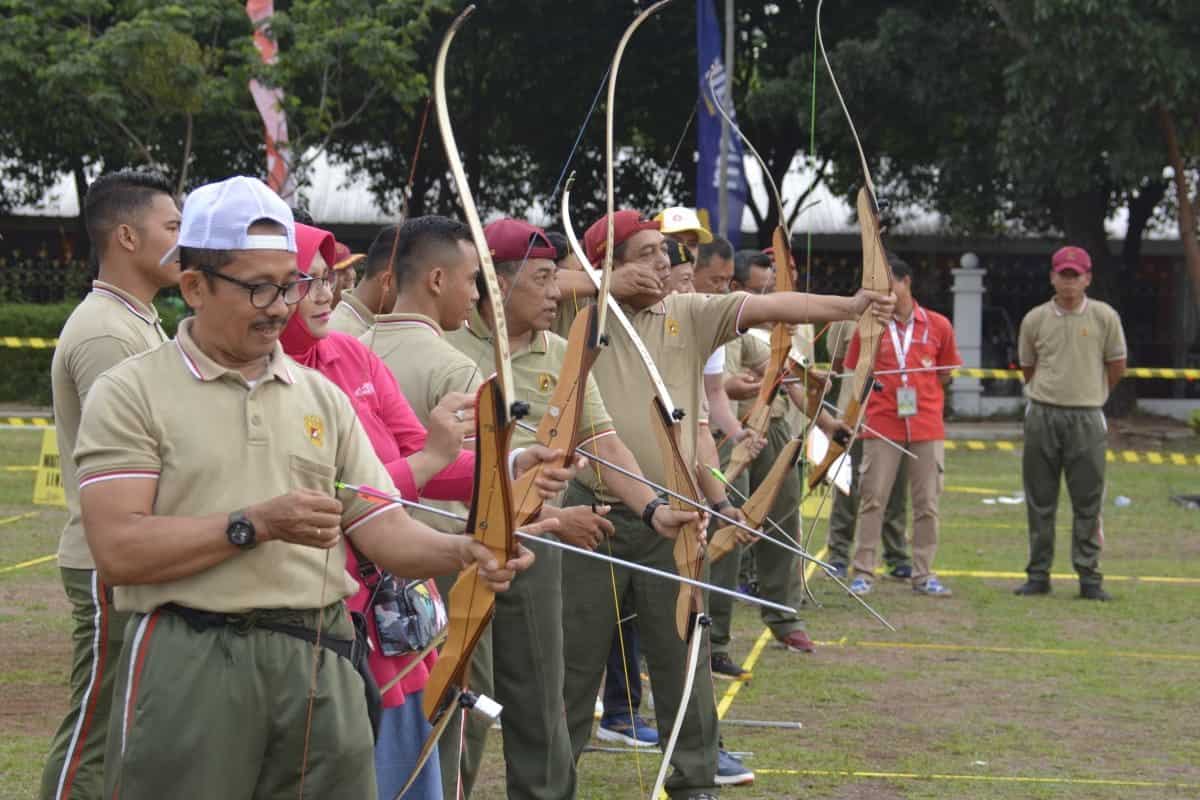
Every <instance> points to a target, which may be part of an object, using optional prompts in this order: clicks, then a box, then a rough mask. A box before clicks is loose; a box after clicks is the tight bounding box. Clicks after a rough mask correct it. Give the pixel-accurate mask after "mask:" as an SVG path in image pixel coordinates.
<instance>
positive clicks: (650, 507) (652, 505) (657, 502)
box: [642, 497, 667, 530]
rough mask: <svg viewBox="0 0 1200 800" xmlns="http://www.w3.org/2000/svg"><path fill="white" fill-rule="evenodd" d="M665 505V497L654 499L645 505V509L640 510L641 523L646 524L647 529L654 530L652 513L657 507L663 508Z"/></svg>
mask: <svg viewBox="0 0 1200 800" xmlns="http://www.w3.org/2000/svg"><path fill="white" fill-rule="evenodd" d="M666 504H667V499H666V498H665V497H656V498H654V499H653V500H651V501H650V502H649V503H646V507H645V508H643V509H642V522H644V523H646V527H647V528H649V529H650V530H654V512H655V511H657V510H658V507H659V506H665V505H666Z"/></svg>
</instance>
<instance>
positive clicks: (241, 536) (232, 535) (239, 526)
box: [229, 522, 254, 547]
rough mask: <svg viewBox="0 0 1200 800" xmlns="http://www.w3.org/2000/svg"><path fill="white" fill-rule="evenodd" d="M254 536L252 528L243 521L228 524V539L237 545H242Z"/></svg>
mask: <svg viewBox="0 0 1200 800" xmlns="http://www.w3.org/2000/svg"><path fill="white" fill-rule="evenodd" d="M253 538H254V529H253V528H251V527H250V526H249V525H247V524H246V523H244V522H235V523H234V524H232V525H230V526H229V541H230V542H232V543H233V544H235V545H237V546H238V547H242V546H244V545H247V544H249V543H250V542H251V540H252V539H253Z"/></svg>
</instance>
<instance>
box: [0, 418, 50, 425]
mask: <svg viewBox="0 0 1200 800" xmlns="http://www.w3.org/2000/svg"><path fill="white" fill-rule="evenodd" d="M0 425H12V426H15V427H18V428H26V427H29V428H53V427H54V420H53V419H52V418H51V417H0Z"/></svg>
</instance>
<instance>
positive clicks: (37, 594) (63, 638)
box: [0, 579, 71, 737]
mask: <svg viewBox="0 0 1200 800" xmlns="http://www.w3.org/2000/svg"><path fill="white" fill-rule="evenodd" d="M70 613H71V609H70V603H69V602H68V601H67V599H66V597H65V596H64V594H63V591H62V586H61V585H59V583H58V582H57V581H55V580H50V579H47V580H44V581H41V580H39V581H35V582H32V583H18V584H7V585H4V586H3V587H0V641H3V642H4V647H3V648H0V730H4V731H5V732H6V733H7V734H10V735H25V736H47V737H48V736H49V735H50V734H51V733H53V731H54V729H55V727H57V725H58V722H59V720H60V719H61V717H62V714H63V712H64V711H66V707H67V701H68V699H69V691H68V687H67V672H68V670H69V669H70V660H71V654H70V650H71V643H70V639H69V634H68V633H66V632H64V631H63V630H62V629H61V627H54V626H50V625H48V622H50V621H51V620H54V621H56V622H57V621H59V620H62V619H63V618H69V616H70Z"/></svg>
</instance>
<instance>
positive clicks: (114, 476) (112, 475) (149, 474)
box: [79, 469, 158, 489]
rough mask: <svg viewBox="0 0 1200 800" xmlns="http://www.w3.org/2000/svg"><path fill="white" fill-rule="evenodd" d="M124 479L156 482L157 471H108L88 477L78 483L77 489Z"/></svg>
mask: <svg viewBox="0 0 1200 800" xmlns="http://www.w3.org/2000/svg"><path fill="white" fill-rule="evenodd" d="M126 478H149V479H151V480H158V470H151V469H121V470H109V471H108V472H97V473H96V474H95V475H89V476H87V477H86V478H82V479H81V480H80V481H79V488H80V489H82V488H83V487H85V486H91V485H92V484H93V483H104V481H118V480H124V479H126Z"/></svg>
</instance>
